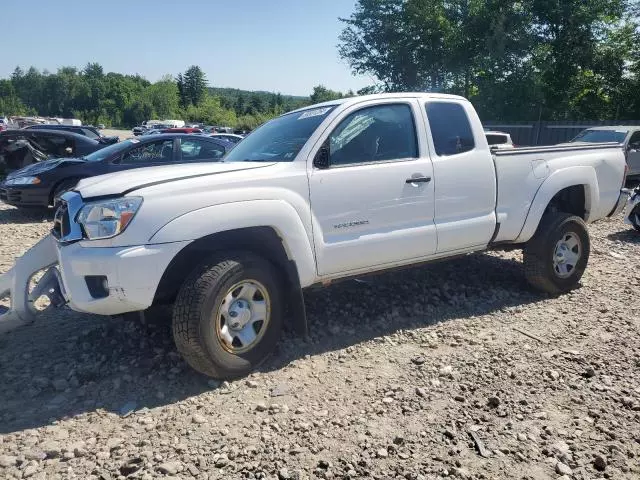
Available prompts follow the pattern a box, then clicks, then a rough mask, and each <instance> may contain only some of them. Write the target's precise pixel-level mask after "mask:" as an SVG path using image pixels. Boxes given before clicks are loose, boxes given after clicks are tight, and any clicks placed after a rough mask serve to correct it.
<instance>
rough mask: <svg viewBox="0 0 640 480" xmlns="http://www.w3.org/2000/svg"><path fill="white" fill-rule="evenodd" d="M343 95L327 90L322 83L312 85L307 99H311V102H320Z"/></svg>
mask: <svg viewBox="0 0 640 480" xmlns="http://www.w3.org/2000/svg"><path fill="white" fill-rule="evenodd" d="M343 96H344V95H342V93H340V92H335V91H333V90H329V89H328V88H327V87H325V86H324V85H316V86H315V87H313V92H312V93H311V95H310V97H309V99H310V100H311V103H321V102H328V101H330V100H337V99H339V98H342V97H343Z"/></svg>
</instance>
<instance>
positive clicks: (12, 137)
mask: <svg viewBox="0 0 640 480" xmlns="http://www.w3.org/2000/svg"><path fill="white" fill-rule="evenodd" d="M105 146H106V145H105V144H103V143H100V142H98V141H96V140H92V139H90V138H89V137H85V136H83V135H78V134H77V133H72V132H67V131H65V130H44V129H33V130H32V129H22V130H7V131H5V132H0V168H2V169H3V170H4V173H10V172H12V171H13V170H18V169H21V168H23V167H26V166H27V165H30V164H32V163H37V162H41V161H44V160H47V159H49V158H64V157H83V156H85V155H88V154H89V153H92V152H95V151H96V150H100V149H101V148H104V147H105Z"/></svg>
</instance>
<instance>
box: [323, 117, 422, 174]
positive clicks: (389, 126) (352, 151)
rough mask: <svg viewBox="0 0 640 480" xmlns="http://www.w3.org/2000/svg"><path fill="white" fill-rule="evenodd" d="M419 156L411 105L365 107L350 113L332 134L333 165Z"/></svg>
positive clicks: (330, 141) (331, 163)
mask: <svg viewBox="0 0 640 480" xmlns="http://www.w3.org/2000/svg"><path fill="white" fill-rule="evenodd" d="M417 157H418V141H417V137H416V127H415V122H414V120H413V113H412V111H411V107H410V106H409V105H407V104H388V105H376V106H374V107H366V108H363V109H360V110H358V111H356V112H353V113H351V114H350V115H349V116H347V117H346V118H345V119H344V120H343V121H342V122H341V123H340V125H338V127H337V128H336V129H335V130H334V131H333V132H332V133H331V135H330V136H329V164H330V166H342V165H354V164H360V163H370V162H387V161H390V160H399V159H407V158H417Z"/></svg>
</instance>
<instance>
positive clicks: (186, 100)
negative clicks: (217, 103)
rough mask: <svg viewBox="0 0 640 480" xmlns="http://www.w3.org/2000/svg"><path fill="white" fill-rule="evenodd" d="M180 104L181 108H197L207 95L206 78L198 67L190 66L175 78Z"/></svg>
mask: <svg viewBox="0 0 640 480" xmlns="http://www.w3.org/2000/svg"><path fill="white" fill-rule="evenodd" d="M176 81H177V86H178V93H179V95H180V103H181V104H182V106H183V107H185V108H186V107H188V106H189V105H194V106H196V107H197V106H198V105H200V103H202V101H203V100H204V98H205V95H206V93H207V77H206V75H205V74H204V72H203V71H202V69H201V68H200V67H198V66H197V65H192V66H191V67H189V68H188V69H187V71H186V72H184V74H182V73H179V74H178V76H177V77H176Z"/></svg>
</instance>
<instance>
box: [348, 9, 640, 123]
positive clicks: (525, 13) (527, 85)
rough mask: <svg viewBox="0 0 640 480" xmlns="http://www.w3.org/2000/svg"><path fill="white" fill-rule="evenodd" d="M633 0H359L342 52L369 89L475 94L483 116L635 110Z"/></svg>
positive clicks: (611, 116)
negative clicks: (366, 77)
mask: <svg viewBox="0 0 640 480" xmlns="http://www.w3.org/2000/svg"><path fill="white" fill-rule="evenodd" d="M639 10H640V9H639V7H638V1H637V0H561V1H557V0H554V1H550V0H518V1H511V0H358V1H357V3H356V8H355V11H354V13H353V14H352V15H351V16H350V17H349V18H345V19H342V22H344V24H345V25H344V30H343V32H342V34H341V36H340V45H339V53H340V56H341V57H342V58H343V59H345V60H346V61H347V62H348V63H349V64H350V65H351V68H352V69H353V71H354V72H355V73H359V74H368V75H372V76H374V77H376V78H377V79H379V83H377V84H375V85H372V86H371V87H369V88H368V89H364V90H363V91H361V92H360V93H364V92H365V91H369V92H372V91H410V90H418V91H437V92H447V93H455V94H460V95H464V96H465V97H468V98H470V99H471V101H472V102H473V103H474V105H475V106H476V108H477V110H478V111H479V113H480V116H481V118H482V119H483V120H501V121H508V120H537V119H541V120H567V119H573V120H585V119H591V120H598V119H601V120H625V119H639V118H640V96H639V95H638V92H640V48H639V46H640V41H639V40H640V34H639V28H638V26H639V25H638V23H639V21H638V18H639V15H638V14H639V13H640V11H639Z"/></svg>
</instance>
